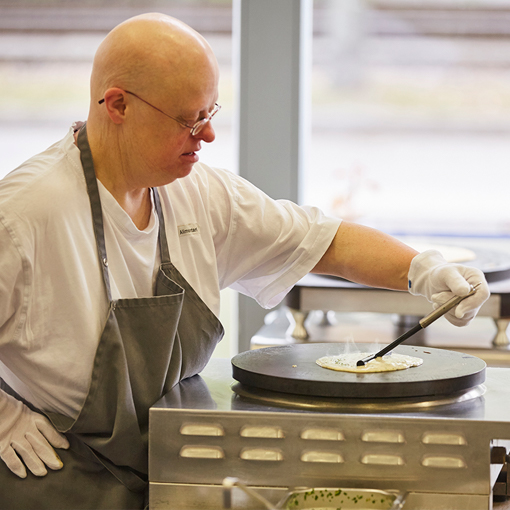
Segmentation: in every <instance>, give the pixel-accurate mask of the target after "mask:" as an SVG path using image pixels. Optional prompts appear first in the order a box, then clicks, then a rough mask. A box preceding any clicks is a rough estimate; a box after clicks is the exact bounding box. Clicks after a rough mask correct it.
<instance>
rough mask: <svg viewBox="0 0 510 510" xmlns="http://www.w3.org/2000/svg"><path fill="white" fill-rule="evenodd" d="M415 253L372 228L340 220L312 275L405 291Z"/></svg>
mask: <svg viewBox="0 0 510 510" xmlns="http://www.w3.org/2000/svg"><path fill="white" fill-rule="evenodd" d="M416 255H418V252H417V251H415V250H413V249H412V248H411V247H409V246H407V245H405V244H403V243H401V242H400V241H398V240H397V239H395V238H393V237H391V236H389V235H387V234H384V233H383V232H380V231H378V230H375V229H373V228H369V227H365V226H363V225H357V224H356V223H350V222H348V221H343V222H342V223H341V225H340V227H338V230H337V233H336V235H335V237H334V238H333V241H332V243H331V245H330V247H329V248H328V249H327V251H326V253H325V254H324V255H323V257H322V259H321V260H320V261H319V263H318V264H317V265H316V266H315V267H314V269H313V270H312V273H317V274H330V275H334V276H341V277H342V278H345V279H347V280H350V281H353V282H356V283H362V284H365V285H369V286H371V287H382V288H386V289H393V290H408V273H409V267H410V265H411V261H412V259H413V258H414V257H415V256H416Z"/></svg>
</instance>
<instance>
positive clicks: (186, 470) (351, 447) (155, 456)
mask: <svg viewBox="0 0 510 510" xmlns="http://www.w3.org/2000/svg"><path fill="white" fill-rule="evenodd" d="M230 374H231V367H230V360H219V359H216V360H214V359H213V360H211V362H210V363H209V365H208V366H207V367H206V369H205V370H204V372H203V373H202V374H201V375H200V376H196V377H194V378H191V379H188V380H185V381H183V382H182V383H180V384H179V385H178V386H176V387H175V388H174V389H173V390H172V391H171V392H170V393H169V394H168V395H166V396H165V397H164V398H163V399H162V400H161V401H159V402H158V403H157V404H156V405H155V406H154V407H153V408H152V409H151V410H150V432H149V481H150V491H151V492H150V505H151V509H162V508H178V507H181V508H183V509H185V510H188V509H199V508H208V509H209V510H213V509H219V508H222V503H221V501H222V499H221V482H222V480H223V479H224V478H225V477H227V476H235V477H238V478H240V479H241V480H242V481H244V482H245V483H247V484H248V485H249V486H251V487H252V488H256V489H257V490H259V491H261V493H263V494H265V495H266V497H267V498H268V499H270V500H272V501H273V503H275V502H276V501H278V500H279V499H280V497H281V495H282V494H283V493H284V492H285V491H286V490H287V489H288V488H289V487H296V486H307V487H313V486H329V487H331V486H334V487H359V488H364V487H367V488H380V489H386V490H388V489H398V490H404V491H408V492H409V497H408V500H407V503H406V506H405V508H406V509H414V510H424V509H432V508H433V509H434V510H439V509H442V508H444V509H448V510H457V509H459V510H460V509H462V510H466V509H473V510H474V509H476V510H479V509H490V508H492V487H493V483H494V481H495V477H496V476H497V474H498V472H499V471H500V470H501V465H494V464H492V465H491V446H493V445H494V444H496V443H499V442H501V444H505V443H504V441H509V440H510V406H509V402H510V369H505V368H488V369H487V372H486V375H487V378H486V382H485V384H484V385H483V386H482V387H479V388H478V393H476V394H471V395H466V396H464V397H462V398H456V399H454V400H453V401H452V400H448V399H447V400H445V401H434V400H423V401H421V402H413V403H410V405H409V406H407V407H406V405H405V402H403V401H400V402H398V405H394V406H392V404H391V402H386V405H385V406H381V405H379V404H378V403H377V402H368V403H367V405H365V406H364V407H356V406H355V405H354V406H347V407H346V406H337V404H338V402H334V401H333V402H331V405H329V407H328V405H326V406H324V402H317V399H313V398H310V399H308V401H307V402H305V404H306V405H305V407H302V406H301V407H293V403H292V402H291V398H290V397H289V399H287V400H288V401H287V403H285V402H284V403H283V404H282V403H281V402H280V403H278V399H277V400H276V401H274V403H271V402H270V401H267V400H266V401H264V402H260V401H257V400H255V399H254V398H252V397H251V396H249V395H248V396H247V395H246V394H244V393H243V391H238V392H236V391H234V390H235V389H236V387H235V386H234V390H233V389H232V384H234V381H233V380H232V378H231V375H230ZM237 389H238V390H239V388H237ZM342 400H344V401H345V400H346V399H342ZM347 400H348V399H347ZM238 497H239V499H238V500H237V503H236V504H237V505H238V506H237V508H257V506H256V505H255V506H253V505H252V503H251V502H250V501H248V500H245V499H243V496H242V495H239V496H238ZM172 505H173V506H172ZM234 507H235V508H236V506H234Z"/></svg>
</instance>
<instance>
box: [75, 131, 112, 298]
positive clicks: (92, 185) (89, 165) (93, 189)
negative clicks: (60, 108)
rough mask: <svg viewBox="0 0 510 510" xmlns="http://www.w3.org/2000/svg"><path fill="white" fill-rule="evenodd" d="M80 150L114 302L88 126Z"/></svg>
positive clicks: (106, 279) (80, 137)
mask: <svg viewBox="0 0 510 510" xmlns="http://www.w3.org/2000/svg"><path fill="white" fill-rule="evenodd" d="M77 144H78V149H80V159H81V164H82V166H83V173H84V175H85V182H86V183H87V193H88V195H89V200H90V208H91V210H92V224H93V226H94V235H95V237H96V246H97V252H98V255H99V263H100V265H101V268H102V272H103V280H104V284H105V287H106V293H107V295H108V301H110V302H111V301H112V291H111V287H110V276H109V274H108V257H107V256H106V244H105V241H104V227H103V213H102V210H101V199H100V198H99V189H98V187H97V179H96V172H95V170H94V163H93V161H92V152H91V151H90V145H89V140H88V138H87V125H86V124H84V125H83V127H82V128H81V129H80V132H79V133H78V140H77Z"/></svg>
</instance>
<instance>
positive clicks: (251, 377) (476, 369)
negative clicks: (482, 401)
mask: <svg viewBox="0 0 510 510" xmlns="http://www.w3.org/2000/svg"><path fill="white" fill-rule="evenodd" d="M345 348H346V346H345V344H334V343H313V344H291V345H282V346H278V347H266V348H263V349H257V350H253V351H246V352H242V353H240V354H238V355H237V356H234V357H233V358H232V372H233V377H234V379H236V380H237V381H239V382H240V383H241V384H243V385H247V386H253V387H255V388H260V389H265V390H271V391H278V392H282V393H291V394H295V395H309V396H316V397H342V398H400V397H421V396H429V395H430V396H431V395H435V396H441V395H449V394H451V393H455V392H459V391H463V390H468V389H471V388H473V387H475V386H478V385H479V384H482V383H483V382H484V381H485V367H486V364H485V362H484V361H483V360H481V359H480V358H477V357H475V356H471V355H469V354H464V353H461V352H455V351H448V350H443V349H433V348H430V347H417V346H409V345H401V346H399V347H397V348H395V349H394V351H393V352H395V353H398V354H407V355H408V356H415V357H418V358H421V359H423V364H422V365H420V366H419V367H412V368H408V369H406V370H398V371H395V372H380V373H350V372H337V371H335V370H329V369H326V368H322V367H320V366H319V365H317V364H316V363H315V361H316V360H317V359H319V358H322V357H323V356H334V355H338V354H341V353H343V352H345Z"/></svg>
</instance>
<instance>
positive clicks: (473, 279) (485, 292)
mask: <svg viewBox="0 0 510 510" xmlns="http://www.w3.org/2000/svg"><path fill="white" fill-rule="evenodd" d="M477 284H480V286H479V287H478V288H477V290H476V292H475V293H474V294H473V295H472V296H469V297H468V298H466V299H464V300H463V301H461V302H460V303H459V304H458V305H457V306H456V307H455V308H453V309H452V310H450V311H449V312H448V313H447V314H446V315H445V317H446V319H448V320H449V321H450V322H451V323H452V324H455V326H466V325H467V324H469V322H470V321H471V320H472V319H473V318H474V316H475V315H476V314H477V312H478V310H479V309H480V307H481V306H482V305H483V303H485V301H487V299H488V298H489V295H490V292H489V287H488V285H487V281H486V280H485V276H484V275H483V273H482V272H481V271H480V270H479V269H476V268H474V267H468V266H463V265H461V264H450V263H448V262H447V261H446V260H445V259H444V258H443V256H442V255H441V254H440V253H439V252H438V251H436V250H428V251H424V252H423V253H420V254H419V255H416V257H414V259H413V260H412V261H411V267H410V269H409V292H410V293H411V294H414V295H421V296H425V297H426V298H427V299H428V300H429V301H430V302H431V303H433V304H434V308H437V307H438V306H441V305H442V304H443V303H445V302H446V301H448V300H449V299H450V298H452V297H453V296H465V295H467V294H469V292H470V290H471V289H470V286H471V285H472V286H475V285H477Z"/></svg>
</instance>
